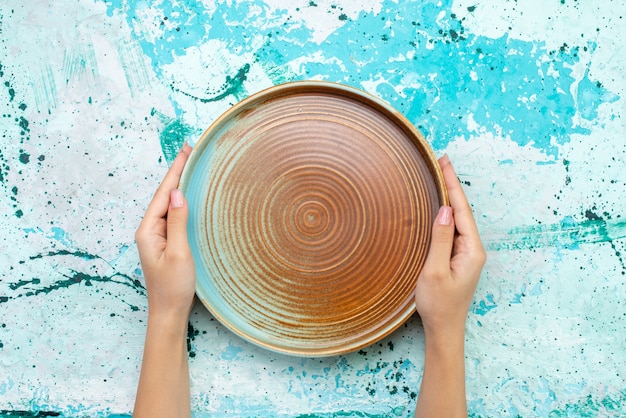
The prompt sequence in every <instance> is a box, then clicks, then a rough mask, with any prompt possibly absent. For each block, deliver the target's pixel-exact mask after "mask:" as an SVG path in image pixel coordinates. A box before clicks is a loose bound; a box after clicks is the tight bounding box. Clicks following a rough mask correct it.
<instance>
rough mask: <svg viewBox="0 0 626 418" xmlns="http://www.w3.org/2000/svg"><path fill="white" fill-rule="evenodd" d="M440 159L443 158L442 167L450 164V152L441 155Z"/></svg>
mask: <svg viewBox="0 0 626 418" xmlns="http://www.w3.org/2000/svg"><path fill="white" fill-rule="evenodd" d="M440 160H441V164H440V165H441V166H442V167H443V166H446V165H448V164H450V158H449V157H448V154H447V153H446V154H443V155H442V156H441V158H440Z"/></svg>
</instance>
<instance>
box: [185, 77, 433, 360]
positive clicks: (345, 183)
mask: <svg viewBox="0 0 626 418" xmlns="http://www.w3.org/2000/svg"><path fill="white" fill-rule="evenodd" d="M288 93H289V94H282V95H280V96H277V97H269V99H268V97H267V96H261V97H260V98H259V99H258V100H256V101H255V100H254V98H253V99H249V100H248V101H247V104H245V105H244V106H242V107H241V108H240V109H239V111H238V112H235V113H231V115H230V116H229V118H227V119H225V120H223V121H222V122H221V124H218V125H219V126H217V127H212V128H211V129H209V130H208V131H207V132H206V133H205V135H204V136H203V138H202V139H201V141H200V147H202V148H201V149H200V148H199V149H200V151H198V150H194V154H196V152H199V156H196V155H192V160H194V159H195V160H194V161H193V162H191V164H192V166H193V169H192V172H191V174H190V175H187V173H186V175H185V176H184V190H185V193H186V195H187V198H188V200H189V205H190V243H191V246H192V250H193V251H194V258H195V259H196V264H197V266H198V267H197V269H198V294H199V296H201V299H202V300H203V302H204V303H205V304H206V305H207V307H208V308H209V309H210V310H211V311H212V312H213V313H214V314H215V315H216V317H217V318H218V319H220V320H221V321H222V322H224V323H225V324H226V325H227V326H228V327H229V328H231V329H232V330H233V331H235V332H237V333H238V334H240V335H242V336H244V337H246V338H248V339H250V340H251V341H253V342H255V343H258V344H261V345H264V346H267V347H269V348H272V349H275V350H278V351H284V352H289V353H292V354H306V355H309V354H313V355H328V354H336V353H339V352H346V351H351V350H353V349H356V348H358V347H360V346H362V345H364V344H369V343H371V342H373V341H374V340H376V339H379V338H382V336H384V335H387V334H388V333H389V332H391V331H392V330H393V329H395V328H397V326H399V325H400V324H401V323H402V322H403V321H404V320H405V319H406V318H407V317H408V315H410V314H411V313H412V307H413V306H414V305H413V290H414V288H415V284H416V280H417V276H418V274H419V271H420V269H421V267H422V265H423V263H424V259H425V256H426V251H427V248H428V243H429V239H430V227H431V225H432V221H433V219H434V216H435V215H436V211H437V210H438V208H439V202H440V196H439V194H440V193H439V192H438V186H437V184H436V182H435V180H433V178H432V177H433V175H432V167H430V166H429V163H430V161H429V160H426V159H425V158H424V156H423V155H422V152H423V151H422V150H420V149H419V147H418V146H416V139H415V138H412V137H411V135H410V132H407V130H406V129H404V128H403V127H402V126H399V124H398V121H397V119H396V118H395V117H393V115H389V114H388V113H386V112H384V111H382V110H381V109H380V108H378V107H376V106H371V105H370V104H369V103H368V102H367V101H366V100H365V99H363V98H360V97H351V96H349V95H348V96H347V95H345V94H343V93H337V92H336V91H334V90H333V89H330V88H329V89H322V90H320V89H313V90H312V91H307V90H306V89H297V88H295V89H292V90H290V91H289V92H288Z"/></svg>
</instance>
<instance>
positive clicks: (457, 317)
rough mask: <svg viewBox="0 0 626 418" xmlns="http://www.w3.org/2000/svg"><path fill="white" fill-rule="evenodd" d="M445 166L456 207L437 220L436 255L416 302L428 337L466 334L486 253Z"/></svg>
mask: <svg viewBox="0 0 626 418" xmlns="http://www.w3.org/2000/svg"><path fill="white" fill-rule="evenodd" d="M439 165H440V166H441V169H442V170H443V177H444V180H445V182H446V187H447V189H448V196H449V198H450V204H451V207H450V206H442V207H441V208H440V209H439V214H438V215H437V218H436V219H435V223H434V225H433V231H432V238H431V244H430V251H429V253H428V257H427V258H426V263H425V264H424V267H423V269H422V272H421V274H420V276H419V278H418V280H417V287H416V290H415V303H416V305H417V311H418V312H419V315H420V317H421V318H422V323H423V324H424V331H425V332H426V334H427V335H428V334H433V335H435V334H437V335H438V334H449V333H461V335H464V333H465V320H466V317H467V312H468V310H469V306H470V304H471V302H472V296H473V294H474V291H475V290H476V285H477V284H478V279H479V277H480V272H481V270H482V268H483V265H484V264H485V260H486V253H485V250H484V249H483V246H482V243H481V242H480V237H479V235H478V229H477V228H476V223H475V222H474V217H473V216H472V209H471V208H470V206H469V203H468V202H467V199H466V197H465V193H464V192H463V189H462V188H461V184H460V183H459V180H458V178H457V177H456V174H455V172H454V169H453V168H452V164H451V163H450V160H449V159H448V157H447V156H444V157H442V158H441V159H440V160H439ZM455 230H456V235H455Z"/></svg>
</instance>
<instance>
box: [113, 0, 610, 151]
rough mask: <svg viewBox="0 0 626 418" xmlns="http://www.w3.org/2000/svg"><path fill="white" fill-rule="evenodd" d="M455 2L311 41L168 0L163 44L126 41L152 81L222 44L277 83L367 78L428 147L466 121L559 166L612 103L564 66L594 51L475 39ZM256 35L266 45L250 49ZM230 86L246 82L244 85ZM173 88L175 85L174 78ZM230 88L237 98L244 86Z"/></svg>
mask: <svg viewBox="0 0 626 418" xmlns="http://www.w3.org/2000/svg"><path fill="white" fill-rule="evenodd" d="M452 4H453V1H452V0H444V1H441V2H438V1H435V0H430V1H425V2H418V1H403V2H399V3H396V2H393V1H391V0H388V1H385V2H383V4H382V7H381V10H382V11H381V12H380V13H374V12H363V13H361V14H360V15H359V16H358V18H357V19H355V20H348V19H345V20H344V19H342V22H345V23H344V24H343V26H341V27H340V28H338V29H337V30H336V31H335V32H334V33H332V34H331V35H330V36H329V37H328V38H327V39H326V40H325V41H324V42H322V43H321V44H317V43H315V42H313V41H312V40H313V31H312V30H311V29H309V28H307V27H305V26H303V25H302V24H301V22H299V21H298V19H287V17H289V16H288V15H287V12H285V11H278V12H270V11H269V10H270V8H269V7H260V8H259V7H255V8H254V9H253V6H255V5H256V6H258V4H257V3H255V5H253V4H249V3H247V2H241V3H235V4H230V3H221V4H218V5H217V7H216V9H215V10H214V11H210V10H207V9H206V8H205V6H204V5H203V4H202V3H201V2H199V1H193V0H192V1H188V2H185V3H184V4H181V2H174V1H167V0H166V1H163V2H161V3H160V5H159V7H160V9H161V11H162V13H163V17H168V19H167V20H162V21H155V22H152V24H154V25H155V28H157V30H158V31H159V32H160V33H162V35H163V36H157V37H151V38H149V39H148V38H147V37H146V36H144V34H143V33H137V32H134V35H135V37H136V38H137V40H138V42H139V43H140V45H141V48H142V50H143V51H144V53H145V54H146V55H147V56H148V57H149V58H150V59H151V61H152V66H153V69H154V72H155V74H157V76H162V71H161V67H162V66H163V65H166V64H171V63H173V62H174V57H175V56H182V55H185V54H186V51H187V49H188V48H189V47H192V46H198V45H200V44H201V43H203V42H206V41H208V40H209V39H219V40H220V41H221V42H223V43H224V44H225V46H226V48H227V49H228V50H230V51H237V53H238V54H247V55H254V56H255V57H256V60H257V62H258V63H259V64H260V65H261V66H262V67H263V68H264V70H265V71H266V72H267V74H268V75H269V76H272V78H273V79H274V81H275V82H284V81H286V80H287V79H291V80H292V79H308V78H323V79H326V80H330V81H337V82H343V83H347V84H351V85H353V86H355V87H359V88H364V85H365V83H367V82H371V81H375V82H377V83H378V86H377V88H376V93H377V94H378V95H379V96H381V97H382V98H383V99H384V100H386V101H388V102H390V103H391V104H392V105H394V106H395V107H396V108H398V109H399V110H400V111H401V112H402V113H404V114H405V115H406V116H407V117H408V119H409V120H411V121H412V122H413V123H414V124H415V125H417V126H418V127H419V128H420V129H421V130H422V131H424V133H425V134H427V137H428V138H429V140H430V142H431V144H432V146H433V147H434V148H435V149H443V148H445V147H446V146H447V144H448V143H449V142H450V141H452V140H453V139H454V138H456V137H462V138H466V139H469V138H471V137H472V136H473V135H474V134H475V133H474V132H472V131H471V130H470V129H469V128H468V118H469V117H470V116H471V117H472V118H473V119H474V121H475V122H476V123H477V124H478V125H479V126H481V127H484V128H485V129H486V130H487V131H489V132H492V133H495V134H501V135H503V136H504V137H507V138H510V139H511V140H512V141H514V142H515V143H517V144H519V145H520V146H526V145H530V146H532V147H535V148H537V149H539V150H541V151H542V152H543V153H545V154H546V155H547V156H549V157H552V158H553V159H555V160H556V159H557V157H558V153H559V146H560V145H563V144H565V143H567V142H569V141H570V138H571V135H574V134H582V135H585V134H589V133H590V131H589V129H588V128H586V127H582V126H579V125H576V122H575V120H574V117H575V116H576V114H577V112H578V113H579V114H580V116H581V117H582V118H584V119H587V120H589V121H593V119H594V118H595V116H597V112H598V108H599V106H601V105H602V104H603V103H612V102H615V101H617V100H619V99H620V98H619V96H617V95H616V94H614V93H612V92H610V91H608V90H607V89H606V88H604V87H603V85H602V83H600V82H598V81H596V80H592V79H591V78H590V76H589V71H587V72H585V75H584V76H583V78H582V80H580V81H578V80H576V79H575V78H574V75H573V73H572V67H573V66H574V64H576V63H578V62H580V61H581V58H580V54H593V52H594V50H595V48H596V45H595V43H593V42H585V41H581V44H580V45H565V44H564V45H562V46H561V47H560V48H558V49H557V50H552V51H551V50H548V49H547V46H546V43H545V42H542V41H536V42H528V41H521V40H516V39H511V38H509V37H508V36H507V35H504V36H502V37H500V38H495V39H494V38H488V37H485V36H478V35H474V34H472V33H469V32H467V31H466V29H465V28H464V26H463V22H462V20H459V19H457V18H456V16H455V15H454V14H453V13H452V12H451V9H452ZM106 5H107V13H108V14H109V15H112V14H113V13H121V14H122V15H123V16H124V17H125V18H126V20H127V21H128V23H129V25H130V26H131V27H136V26H137V25H133V23H134V21H135V20H136V19H142V16H143V15H144V11H145V10H144V9H145V8H146V7H148V6H147V3H145V2H143V1H140V0H107V1H106ZM440 12H444V16H443V18H439V14H440ZM272 13H273V14H272ZM476 13H477V12H476ZM161 22H163V24H161ZM244 22H246V23H245V24H244ZM390 23H392V24H390ZM261 34H265V35H264V39H265V43H264V44H263V45H262V46H260V47H259V46H257V45H259V37H261V36H262V35H261ZM452 56H453V57H455V59H454V60H451V59H450V57H452ZM314 57H315V58H314ZM319 57H321V60H320V58H319ZM398 57H400V59H398ZM295 59H300V60H301V66H300V68H299V69H298V72H297V74H291V73H290V71H291V70H287V69H285V68H286V67H287V64H289V63H290V62H292V61H294V60H295ZM328 62H330V63H328ZM241 71H242V69H234V70H233V74H232V75H229V76H227V79H226V82H225V84H224V86H223V89H220V90H224V92H227V91H228V89H229V88H230V87H232V86H229V83H232V82H233V80H238V78H237V77H238V75H239V76H240V75H241ZM239 81H241V82H243V80H242V79H241V77H240V78H239ZM167 83H168V84H169V83H171V81H167ZM171 87H172V88H173V89H178V88H177V87H176V86H175V81H174V84H172V86H171ZM240 87H241V85H240ZM235 91H236V93H237V94H238V95H235V97H236V99H237V100H239V99H240V98H241V97H240V95H241V92H242V89H241V88H239V89H235ZM573 91H577V94H576V95H574V94H573V93H572V92H573ZM181 93H183V94H188V95H189V93H185V92H184V91H181ZM225 97H226V96H221V95H220V94H217V95H209V96H208V97H207V98H201V97H197V100H198V101H200V102H202V101H203V100H211V98H214V99H215V98H225ZM173 105H174V107H175V108H176V109H177V112H180V109H179V108H178V106H177V104H176V103H173ZM178 116H180V114H178Z"/></svg>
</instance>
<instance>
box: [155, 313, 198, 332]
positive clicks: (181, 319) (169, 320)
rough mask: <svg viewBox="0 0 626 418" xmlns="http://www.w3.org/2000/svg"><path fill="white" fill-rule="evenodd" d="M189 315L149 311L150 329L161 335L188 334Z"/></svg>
mask: <svg viewBox="0 0 626 418" xmlns="http://www.w3.org/2000/svg"><path fill="white" fill-rule="evenodd" d="M188 323H189V314H185V313H180V312H161V311H153V310H150V309H149V310H148V328H151V329H154V330H158V331H159V333H167V334H174V335H178V334H182V335H185V333H186V332H187V326H188Z"/></svg>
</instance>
